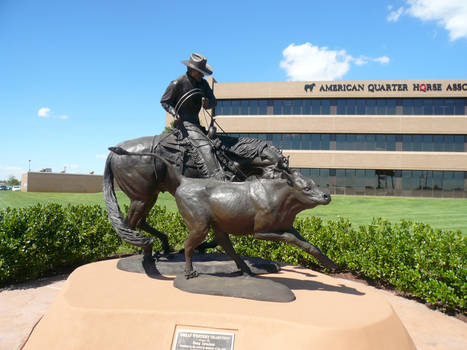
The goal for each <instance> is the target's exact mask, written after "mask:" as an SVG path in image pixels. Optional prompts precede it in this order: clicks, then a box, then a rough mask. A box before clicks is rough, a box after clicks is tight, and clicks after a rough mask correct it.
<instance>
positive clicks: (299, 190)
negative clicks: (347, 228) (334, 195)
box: [287, 170, 331, 209]
mask: <svg viewBox="0 0 467 350" xmlns="http://www.w3.org/2000/svg"><path fill="white" fill-rule="evenodd" d="M287 180H288V181H289V184H290V186H292V187H293V191H294V197H295V198H296V199H297V200H298V201H299V202H300V203H302V204H303V205H304V206H306V208H308V209H311V208H314V207H316V206H317V205H327V204H329V202H330V201H331V195H330V194H329V193H325V192H323V191H321V190H320V189H319V188H318V186H317V185H316V184H315V182H314V181H313V180H312V179H311V178H309V177H305V176H303V175H302V174H301V173H300V172H298V171H295V170H294V171H292V172H291V173H290V174H288V175H287Z"/></svg>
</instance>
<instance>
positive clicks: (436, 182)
mask: <svg viewBox="0 0 467 350" xmlns="http://www.w3.org/2000/svg"><path fill="white" fill-rule="evenodd" d="M298 170H300V171H301V172H302V173H303V174H304V175H305V176H309V177H311V178H312V179H313V180H314V181H315V182H316V183H317V184H318V185H319V186H320V187H321V188H323V189H327V190H328V191H330V192H331V193H339V192H342V191H344V192H346V193H361V194H370V195H371V194H381V193H386V194H391V195H410V196H418V195H420V196H435V197H436V196H440V194H442V195H444V196H453V197H467V172H464V171H431V170H430V171H428V170H360V169H307V168H302V169H298Z"/></svg>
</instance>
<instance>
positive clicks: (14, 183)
mask: <svg viewBox="0 0 467 350" xmlns="http://www.w3.org/2000/svg"><path fill="white" fill-rule="evenodd" d="M5 184H6V185H7V186H18V185H20V184H21V182H20V181H19V180H18V179H17V178H16V177H14V176H13V175H10V176H8V178H7V179H6V181H5Z"/></svg>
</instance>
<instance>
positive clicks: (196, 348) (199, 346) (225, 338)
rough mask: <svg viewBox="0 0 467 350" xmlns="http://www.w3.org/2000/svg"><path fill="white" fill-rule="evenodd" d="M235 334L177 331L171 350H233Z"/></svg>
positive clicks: (188, 330) (190, 330) (191, 330)
mask: <svg viewBox="0 0 467 350" xmlns="http://www.w3.org/2000/svg"><path fill="white" fill-rule="evenodd" d="M234 337H235V334H234V333H231V332H211V331H209V332H208V331H199V330H193V329H177V331H176V334H175V342H174V346H173V350H233V346H234Z"/></svg>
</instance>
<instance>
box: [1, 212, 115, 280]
mask: <svg viewBox="0 0 467 350" xmlns="http://www.w3.org/2000/svg"><path fill="white" fill-rule="evenodd" d="M119 245H120V240H119V238H118V237H117V236H116V234H115V233H114V232H113V229H112V226H111V225H110V223H109V221H108V220H107V214H106V212H105V210H104V209H102V208H101V207H100V206H97V205H96V206H86V205H77V206H66V207H62V206H61V205H58V204H47V205H40V204H38V205H35V206H32V207H28V208H15V209H12V208H7V209H3V210H0V284H6V283H12V282H21V281H26V280H30V279H34V278H38V277H41V276H44V275H46V274H49V273H51V272H53V271H57V270H60V269H63V268H66V267H70V266H76V265H78V264H82V263H85V262H91V261H96V260H98V259H99V258H103V257H106V256H108V255H109V254H110V253H112V252H115V251H116V250H117V248H118V246H119Z"/></svg>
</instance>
